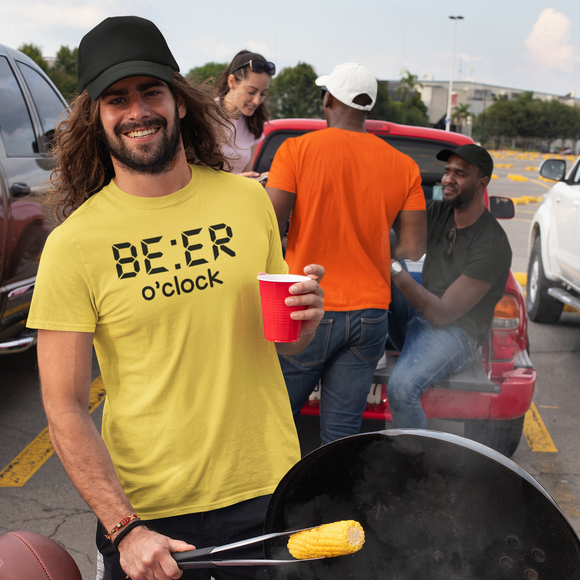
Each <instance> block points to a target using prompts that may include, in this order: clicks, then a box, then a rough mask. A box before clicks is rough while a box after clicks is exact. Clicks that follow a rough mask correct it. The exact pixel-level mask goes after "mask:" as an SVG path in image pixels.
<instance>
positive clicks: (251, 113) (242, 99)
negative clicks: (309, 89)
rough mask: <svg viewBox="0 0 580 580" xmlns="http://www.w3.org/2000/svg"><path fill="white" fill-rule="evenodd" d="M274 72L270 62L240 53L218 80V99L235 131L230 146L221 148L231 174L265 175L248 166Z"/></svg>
mask: <svg viewBox="0 0 580 580" xmlns="http://www.w3.org/2000/svg"><path fill="white" fill-rule="evenodd" d="M275 73H276V67H275V66H274V63H272V62H268V61H266V59H265V58H264V57H263V56H262V55H261V54H257V53H255V52H250V51H248V50H242V51H240V52H238V54H236V56H235V57H234V59H233V60H232V62H231V63H230V64H229V65H228V66H227V67H226V69H225V70H224V72H223V73H222V74H221V76H220V78H219V80H218V84H217V91H218V96H219V99H220V101H221V103H222V104H223V106H224V107H225V108H226V110H227V111H228V112H229V113H230V115H231V120H232V123H233V125H234V127H235V130H236V132H235V139H233V140H232V141H233V147H232V146H224V147H223V153H224V154H225V156H226V157H227V158H228V160H229V162H230V164H231V171H232V173H237V174H239V175H243V176H245V177H252V178H259V179H262V178H263V177H266V176H267V173H266V174H262V175H260V174H259V173H256V172H254V171H252V164H253V163H254V156H255V153H256V146H257V145H258V143H260V142H261V141H262V140H263V139H264V123H265V122H266V121H267V120H268V111H267V109H266V105H265V103H264V100H265V99H266V95H267V93H268V89H269V88H270V81H271V80H272V76H274V74H275Z"/></svg>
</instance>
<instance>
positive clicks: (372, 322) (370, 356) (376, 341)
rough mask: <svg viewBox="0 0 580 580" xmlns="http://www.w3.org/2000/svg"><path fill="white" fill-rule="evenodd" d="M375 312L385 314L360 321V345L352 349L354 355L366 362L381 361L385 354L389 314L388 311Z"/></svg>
mask: <svg viewBox="0 0 580 580" xmlns="http://www.w3.org/2000/svg"><path fill="white" fill-rule="evenodd" d="M375 312H376V313H377V314H378V313H380V312H382V313H383V314H382V315H381V316H378V317H376V318H369V317H366V318H361V319H360V340H359V343H358V345H357V346H355V347H353V348H352V351H353V352H354V354H355V355H356V356H357V357H358V358H359V359H360V360H361V361H365V362H370V361H374V360H379V359H380V358H381V357H382V356H383V353H384V352H385V342H386V339H387V332H388V329H389V323H388V315H389V313H388V311H387V310H378V309H376V310H375ZM369 313H370V312H369Z"/></svg>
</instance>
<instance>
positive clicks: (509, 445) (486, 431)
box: [465, 415, 525, 457]
mask: <svg viewBox="0 0 580 580" xmlns="http://www.w3.org/2000/svg"><path fill="white" fill-rule="evenodd" d="M524 417H525V415H522V416H521V417H518V418H517V419H506V420H497V421H489V420H485V419H470V420H468V421H465V437H467V438H468V439H472V440H473V441H477V442H478V443H483V444H484V445H487V446H488V447H491V448H492V449H495V450H496V451H498V452H499V453H502V454H503V455H505V456H506V457H511V456H512V455H513V454H514V453H515V451H516V449H517V448H518V444H519V442H520V438H521V436H522V431H523V429H524Z"/></svg>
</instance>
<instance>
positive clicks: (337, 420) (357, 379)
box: [280, 308, 388, 445]
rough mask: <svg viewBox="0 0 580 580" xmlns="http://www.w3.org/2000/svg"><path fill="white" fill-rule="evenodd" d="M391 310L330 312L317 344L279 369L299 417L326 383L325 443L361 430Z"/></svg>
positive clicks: (284, 359) (323, 397) (323, 409)
mask: <svg viewBox="0 0 580 580" xmlns="http://www.w3.org/2000/svg"><path fill="white" fill-rule="evenodd" d="M387 315H388V312H387V311H386V310H380V309H376V308H369V309H366V310H352V311H350V312H325V313H324V318H323V320H322V322H321V323H320V326H319V327H318V329H317V331H316V335H315V336H314V339H313V340H312V342H311V343H310V344H309V345H308V346H307V347H306V348H305V349H304V350H303V351H302V352H301V353H299V354H297V355H294V356H281V357H280V365H281V366H282V372H283V373H284V379H285V380H286V387H287V389H288V394H289V396H290V402H291V404H292V412H293V413H294V417H295V418H296V417H297V416H298V415H299V414H300V410H301V409H302V407H303V406H304V403H306V401H307V400H308V397H309V396H310V393H312V391H313V390H314V389H315V388H316V386H317V385H318V382H319V381H321V398H320V436H321V440H322V444H323V445H325V444H326V443H330V442H331V441H334V440H336V439H340V438H342V437H347V436H348V435H356V434H357V433H358V432H359V430H360V425H361V421H362V413H363V411H364V408H365V406H366V401H367V397H368V394H369V391H370V388H371V384H372V380H373V375H374V373H375V369H376V367H377V363H378V361H379V359H380V358H381V356H382V355H383V353H384V352H385V341H386V337H387V330H388V319H387Z"/></svg>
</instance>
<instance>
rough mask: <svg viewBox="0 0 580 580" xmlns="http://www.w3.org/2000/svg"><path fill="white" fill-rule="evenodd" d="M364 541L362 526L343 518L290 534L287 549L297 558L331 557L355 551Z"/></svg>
mask: <svg viewBox="0 0 580 580" xmlns="http://www.w3.org/2000/svg"><path fill="white" fill-rule="evenodd" d="M364 541H365V532H364V530H363V528H362V526H361V525H360V524H359V523H358V522H355V521H354V520H344V521H341V522H334V523H332V524H324V525H322V526H318V527H317V528H313V529H312V530H306V531H304V532H297V533H296V534H292V535H291V536H290V538H289V539H288V550H289V551H290V553H291V554H292V556H294V557H295V558H298V559H299V560H303V559H305V558H322V557H326V558H333V557H334V556H344V555H346V554H353V553H354V552H357V551H358V550H360V549H361V548H362V545H363V544H364Z"/></svg>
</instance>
